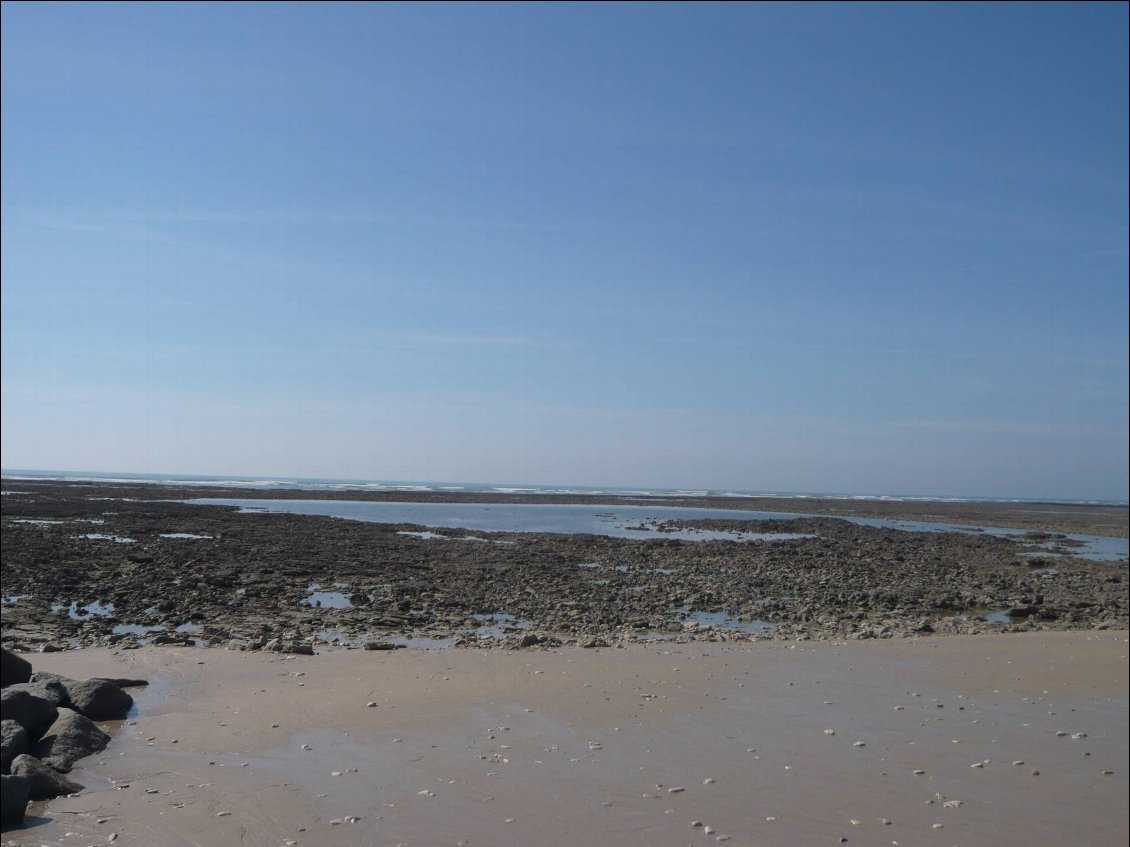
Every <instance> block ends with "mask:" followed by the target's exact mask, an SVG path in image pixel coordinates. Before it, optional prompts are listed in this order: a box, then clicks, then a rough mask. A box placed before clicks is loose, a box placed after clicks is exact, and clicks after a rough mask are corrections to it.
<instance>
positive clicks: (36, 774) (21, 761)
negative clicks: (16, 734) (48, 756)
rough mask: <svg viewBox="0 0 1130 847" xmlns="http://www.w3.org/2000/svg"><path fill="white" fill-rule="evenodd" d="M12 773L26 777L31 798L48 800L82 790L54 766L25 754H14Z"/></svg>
mask: <svg viewBox="0 0 1130 847" xmlns="http://www.w3.org/2000/svg"><path fill="white" fill-rule="evenodd" d="M12 774H13V775H15V776H22V777H26V778H27V781H28V783H29V785H30V789H31V793H30V796H31V799H32V800H50V799H51V798H52V797H62V796H64V795H66V794H77V793H78V792H80V791H82V786H81V785H79V784H78V783H77V782H71V780H69V779H67V778H66V777H65V776H63V775H62V774H61V773H59V772H58V771H57V770H55V769H54V768H52V767H48V766H47V765H45V764H43V762H41V761H39V759H36V758H34V757H32V756H28V755H26V754H25V755H22V756H16V758H15V760H14V761H13V762H12Z"/></svg>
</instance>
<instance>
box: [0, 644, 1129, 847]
mask: <svg viewBox="0 0 1130 847" xmlns="http://www.w3.org/2000/svg"><path fill="white" fill-rule="evenodd" d="M32 658H33V659H34V660H35V666H36V668H37V669H41V670H50V671H55V672H58V673H63V674H66V675H70V676H78V677H86V676H92V675H106V676H141V677H147V678H149V679H151V680H152V681H153V684H152V685H151V686H150V687H149V688H148V689H134V692H135V695H136V696H137V701H138V707H139V714H138V716H137V717H136V719H135V722H134V723H133V724H132V725H130V724H127V725H117V728H116V729H115V730H114V741H113V743H112V744H111V746H110V748H109V749H108V750H107V751H106V753H104V754H101V755H99V756H96V757H93V758H91V759H88V760H87V762H88V763H89V764H88V766H86V767H80V768H78V769H76V771H75V773H74V777H75V778H76V779H77V780H78V781H79V782H82V783H84V784H86V785H87V786H88V790H87V791H85V792H83V793H82V794H80V795H77V796H75V797H73V798H62V799H59V800H55V801H52V802H50V803H48V804H42V803H40V804H33V805H32V806H31V807H30V809H29V814H30V815H33V816H35V815H39V816H43V817H40V818H39V819H36V818H34V817H33V818H29V822H30V823H31V824H32V825H31V826H30V827H29V828H27V829H25V830H22V831H10V832H8V833H7V834H6V835H5V837H4V843H6V844H7V843H19V844H25V843H26V844H66V845H86V844H106V843H108V840H109V837H110V835H111V833H117V834H118V838H117V840H116V841H115V842H114V844H115V847H120V845H139V846H140V845H145V847H151V846H152V845H236V844H248V845H267V847H278V845H282V844H285V843H289V842H288V839H290V840H293V842H295V843H297V844H301V845H369V844H373V845H377V844H379V845H386V844H387V845H393V844H400V843H403V844H422V845H428V844H437V845H441V844H452V845H453V844H457V843H461V842H462V843H467V844H471V845H636V844H638V845H688V844H689V845H707V844H716V843H718V842H717V840H716V839H717V838H718V836H722V835H728V836H731V839H732V840H730V841H729V842H728V843H730V844H735V845H737V844H741V845H747V844H748V845H764V847H771V846H772V845H782V847H795V845H825V844H826V845H834V844H839V843H841V839H842V838H846V839H847V843H848V844H866V845H892V844H899V845H907V847H909V845H939V846H940V847H950V845H992V847H1007V846H1008V845H1024V847H1032V845H1059V844H1078V845H1108V844H1109V845H1123V844H1125V843H1126V842H1127V835H1128V832H1127V811H1128V805H1127V633H1125V632H1104V633H1031V634H1015V635H993V636H969V637H952V638H933V639H921V640H917V641H885V642H867V643H850V644H833V643H804V644H795V645H789V644H781V643H767V644H764V645H760V644H759V645H752V646H741V647H736V646H735V647H725V646H722V645H711V644H686V645H674V644H657V645H654V646H634V647H631V648H628V649H602V650H598V651H593V650H580V649H573V650H563V651H559V652H551V653H543V652H530V651H513V652H507V651H485V652H476V651H461V650H460V651H456V650H447V651H434V652H424V651H415V650H413V651H407V650H405V651H398V652H395V653H373V652H363V651H346V650H328V651H326V652H325V653H323V654H321V655H318V656H314V657H281V656H274V655H268V654H263V653H236V652H226V651H221V650H197V649H190V648H167V647H166V648H157V647H149V648H143V649H141V650H134V651H120V652H113V651H109V650H85V651H81V652H73V653H58V654H50V655H42V656H33V657H32ZM370 701H374V702H376V703H377V704H378V705H377V706H375V707H368V706H367V705H366V704H367V703H368V702H370ZM897 707H902V708H901V709H899V708H897ZM272 724H277V725H278V726H277V727H274V726H272ZM503 727H505V729H503ZM825 730H833V731H834V734H828V733H826V732H825ZM1059 733H1066V734H1064V735H1061V734H1059ZM1080 733H1085V736H1080V737H1072V736H1073V734H1080ZM150 739H151V740H150ZM174 740H175V743H174ZM856 742H863V744H864V746H856ZM303 745H309V746H310V748H311V749H310V750H303V749H302V746H303ZM1021 761H1022V762H1023V764H1015V762H1021ZM975 763H982V765H983V766H981V767H972V765H974V764H975ZM916 770H921V771H924V773H922V774H916V773H914V772H915V771H916ZM1033 771H1038V772H1039V775H1038V776H1035V775H1033ZM1104 771H1113V773H1112V774H1109V775H1104ZM335 773H336V774H338V775H335ZM126 784H128V787H126ZM671 788H684V789H685V790H683V791H679V792H676V793H671V792H670V791H669V789H671ZM152 790H156V792H157V793H152V794H150V793H147V791H152ZM944 801H960V803H961V805H960V806H957V807H953V808H951V807H947V806H945V805H944ZM223 813H230V814H223ZM350 816H356V817H357V818H359V820H357V821H356V822H350V821H349V820H348V818H349V817H350ZM99 819H108V820H106V821H105V822H104V823H98V820H99ZM884 819H886V820H888V821H889V823H885V822H884ZM335 821H341V822H340V823H336V824H335V823H334V822H335ZM694 821H701V822H703V823H704V824H705V825H707V826H709V827H712V828H713V832H711V833H709V834H708V833H707V832H706V829H705V827H693V826H692V822H694ZM856 822H858V823H856ZM939 826H940V828H938V827H939Z"/></svg>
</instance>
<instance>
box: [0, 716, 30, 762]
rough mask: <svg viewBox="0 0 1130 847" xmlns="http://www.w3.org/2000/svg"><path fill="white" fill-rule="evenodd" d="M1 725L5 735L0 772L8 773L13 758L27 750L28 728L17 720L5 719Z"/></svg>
mask: <svg viewBox="0 0 1130 847" xmlns="http://www.w3.org/2000/svg"><path fill="white" fill-rule="evenodd" d="M0 726H2V727H3V729H2V730H0V732H2V735H3V759H2V761H0V772H3V773H8V772H9V770H10V769H11V766H12V760H13V759H15V758H16V756H18V755H20V754H21V753H26V752H27V745H28V737H27V730H26V729H24V728H23V727H22V726H20V724H18V723H17V722H16V721H13V720H8V719H5V720H4V721H3V722H2V723H0Z"/></svg>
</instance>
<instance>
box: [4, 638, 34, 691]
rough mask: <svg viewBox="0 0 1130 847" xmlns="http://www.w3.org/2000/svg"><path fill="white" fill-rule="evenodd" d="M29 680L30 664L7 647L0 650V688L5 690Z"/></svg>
mask: <svg viewBox="0 0 1130 847" xmlns="http://www.w3.org/2000/svg"><path fill="white" fill-rule="evenodd" d="M29 679H31V662H29V661H28V660H27V659H25V658H24V657H23V656H18V655H16V654H15V653H13V652H12V651H11V650H9V649H8V648H7V647H3V648H0V686H2V687H4V688H7V687H8V686H9V685H15V684H16V683H18V682H27V681H28V680H29Z"/></svg>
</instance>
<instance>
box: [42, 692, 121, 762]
mask: <svg viewBox="0 0 1130 847" xmlns="http://www.w3.org/2000/svg"><path fill="white" fill-rule="evenodd" d="M109 743H110V736H108V735H107V734H106V733H104V732H103V731H102V730H100V729H99V728H98V727H97V726H95V725H94V722H93V721H92V720H90V718H86V717H83V716H82V715H80V714H79V713H78V712H76V711H74V710H72V709H68V708H65V707H64V708H61V709H59V717H58V718H56V719H55V722H54V723H53V724H51V726H50V727H48V729H47V732H46V733H44V735H43V738H42V739H40V741H39V743H37V744H36V745H35V746H34V747H33V748H32V755H34V756H35V757H36V758H37V759H39V760H41V761H42V762H44V763H45V764H48V765H50V766H51V767H53V768H55V770H57V771H59V772H60V773H67V772H69V771H70V769H71V768H72V767H73V766H74V763H75V762H77V761H78V760H79V759H82V758H84V757H86V756H89V755H90V754H91V753H97V752H99V751H100V750H105V749H106V745H107V744H109Z"/></svg>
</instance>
